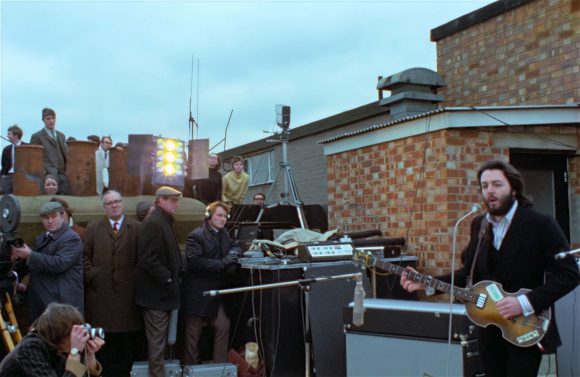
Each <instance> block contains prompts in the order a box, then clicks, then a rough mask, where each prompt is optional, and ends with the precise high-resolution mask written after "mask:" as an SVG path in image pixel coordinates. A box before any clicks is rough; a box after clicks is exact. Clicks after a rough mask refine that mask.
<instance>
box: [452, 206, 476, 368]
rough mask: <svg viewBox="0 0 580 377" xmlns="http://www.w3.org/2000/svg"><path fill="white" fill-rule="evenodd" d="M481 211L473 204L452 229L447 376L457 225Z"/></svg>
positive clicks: (453, 295)
mask: <svg viewBox="0 0 580 377" xmlns="http://www.w3.org/2000/svg"><path fill="white" fill-rule="evenodd" d="M480 209H481V205H479V204H478V203H475V204H474V205H472V206H471V209H470V210H469V212H467V213H466V214H465V215H463V216H462V217H460V218H459V220H457V222H456V223H455V226H454V227H453V242H452V246H451V290H450V291H449V325H448V326H449V331H448V333H447V344H448V347H447V374H448V375H449V360H451V329H452V324H453V322H452V321H453V310H452V309H453V300H454V298H455V292H454V291H455V290H454V286H455V254H456V242H457V229H458V228H459V224H460V223H461V222H462V221H463V220H465V219H466V218H468V217H469V216H471V215H473V214H474V213H476V212H479V210H480Z"/></svg>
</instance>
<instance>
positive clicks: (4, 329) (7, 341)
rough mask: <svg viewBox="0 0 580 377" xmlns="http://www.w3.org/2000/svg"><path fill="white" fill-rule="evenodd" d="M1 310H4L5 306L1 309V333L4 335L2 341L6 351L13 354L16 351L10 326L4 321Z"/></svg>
mask: <svg viewBox="0 0 580 377" xmlns="http://www.w3.org/2000/svg"><path fill="white" fill-rule="evenodd" d="M1 309H4V305H2V307H1V308H0V332H1V333H2V341H3V342H4V347H5V348H6V351H7V352H11V351H12V350H13V349H14V342H13V341H12V336H11V335H10V331H8V325H7V323H6V322H5V321H4V314H3V313H2V310H1Z"/></svg>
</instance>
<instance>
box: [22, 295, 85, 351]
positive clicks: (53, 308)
mask: <svg viewBox="0 0 580 377" xmlns="http://www.w3.org/2000/svg"><path fill="white" fill-rule="evenodd" d="M83 323H84V320H83V315H82V314H81V312H79V311H78V309H76V308H75V307H73V306H70V305H66V304H58V303H54V302H53V303H51V304H49V305H48V306H47V308H46V310H45V311H44V312H43V313H42V314H41V315H40V317H38V318H37V319H36V321H34V323H33V324H32V326H31V327H32V329H33V330H34V331H35V332H36V333H37V334H38V336H39V337H41V338H42V339H43V340H44V341H45V342H47V343H48V344H50V345H51V346H52V347H54V348H56V349H58V348H59V346H60V345H61V344H62V342H63V341H64V340H65V339H67V338H68V337H69V336H70V332H71V330H72V327H73V325H82V324H83Z"/></svg>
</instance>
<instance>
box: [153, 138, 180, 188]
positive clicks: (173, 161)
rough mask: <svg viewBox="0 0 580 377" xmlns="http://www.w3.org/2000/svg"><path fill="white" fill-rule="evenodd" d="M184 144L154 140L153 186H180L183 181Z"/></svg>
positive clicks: (170, 140) (174, 140) (162, 139)
mask: <svg viewBox="0 0 580 377" xmlns="http://www.w3.org/2000/svg"><path fill="white" fill-rule="evenodd" d="M184 165H185V143H183V142H182V141H180V140H176V139H165V138H162V137H158V138H157V139H156V152H155V174H154V183H155V184H165V185H178V186H182V185H183V181H184V174H185V170H184Z"/></svg>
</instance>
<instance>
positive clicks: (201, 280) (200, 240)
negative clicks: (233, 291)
mask: <svg viewBox="0 0 580 377" xmlns="http://www.w3.org/2000/svg"><path fill="white" fill-rule="evenodd" d="M228 213H229V209H228V207H227V206H226V204H225V203H222V202H213V203H211V204H210V205H208V206H207V208H206V211H205V218H206V219H205V221H204V223H203V224H202V225H201V226H200V227H199V228H197V229H195V230H194V231H192V232H191V233H190V234H189V235H188V236H187V241H186V245H185V258H186V262H187V266H186V270H185V273H184V275H183V280H182V285H181V288H182V309H183V311H184V312H185V332H186V336H185V357H184V363H185V364H198V363H199V362H200V360H199V349H198V343H199V338H200V336H201V329H202V325H203V323H204V321H206V322H208V323H209V324H210V325H211V326H212V327H213V328H214V344H213V362H214V363H225V362H227V353H228V337H229V331H230V320H229V319H228V317H227V316H226V314H225V311H224V305H223V303H222V302H221V299H220V297H219V296H217V297H204V296H203V292H204V291H209V290H215V289H220V288H221V287H222V285H223V283H224V281H225V274H226V273H227V272H228V270H232V269H234V270H235V266H234V264H235V263H236V261H237V260H238V257H239V255H240V252H241V250H240V249H239V248H238V247H236V246H234V245H233V242H232V239H231V238H230V236H229V234H228V232H227V230H226V229H225V225H226V221H227V220H228Z"/></svg>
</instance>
